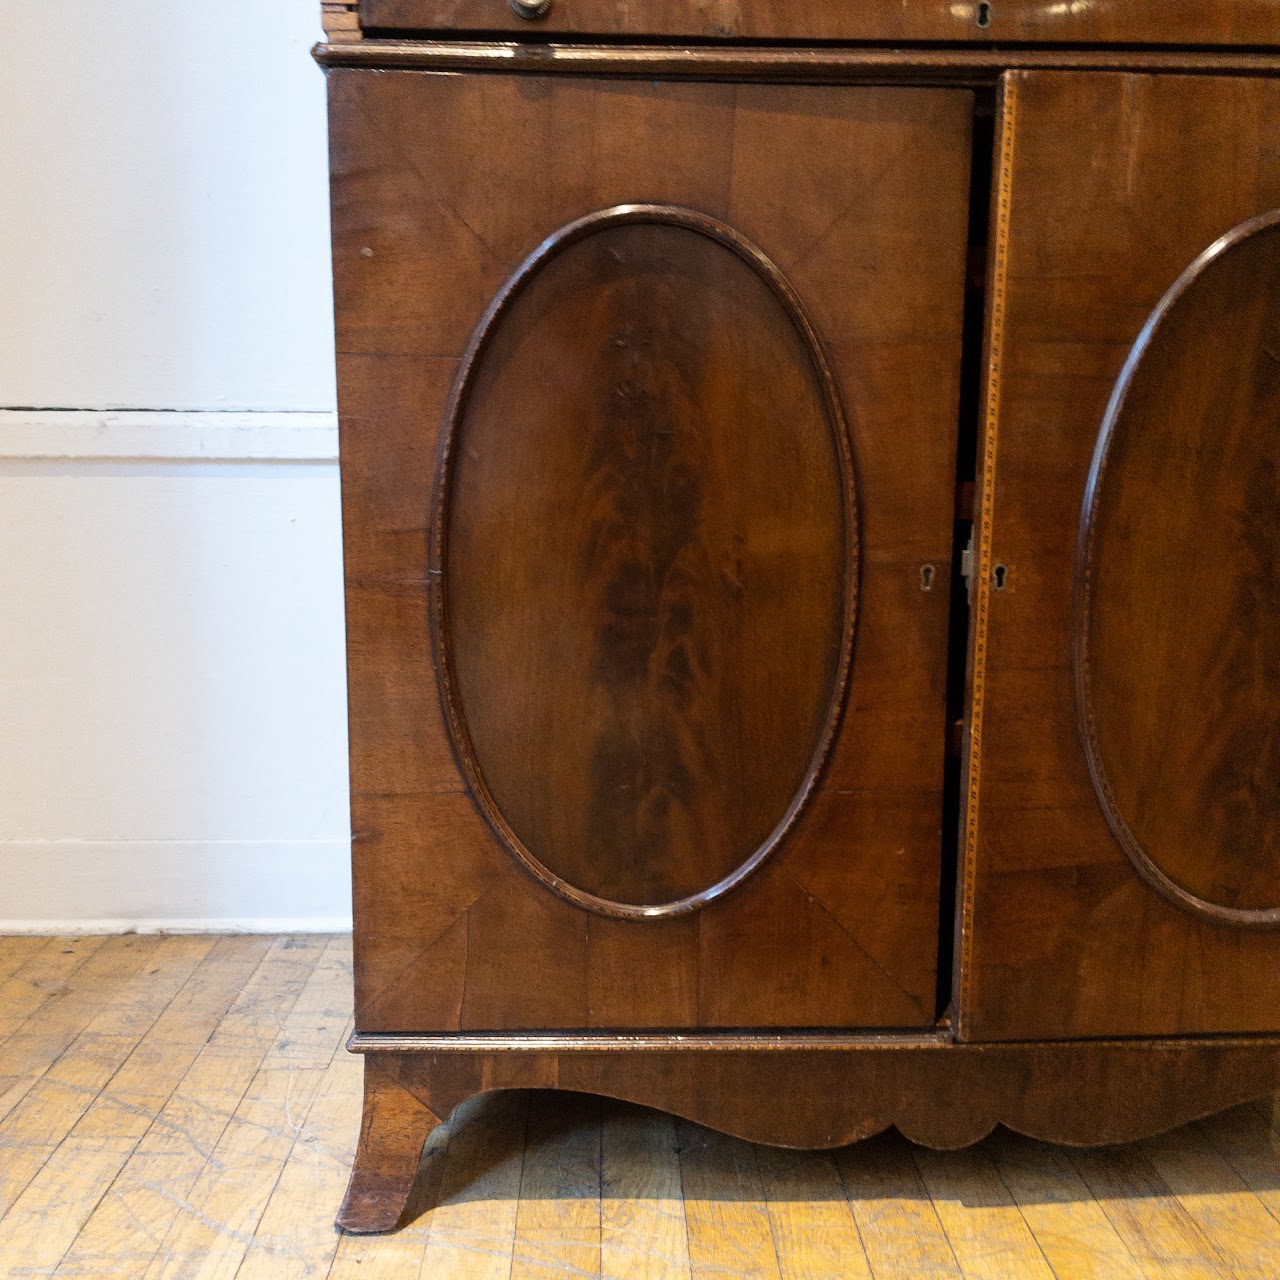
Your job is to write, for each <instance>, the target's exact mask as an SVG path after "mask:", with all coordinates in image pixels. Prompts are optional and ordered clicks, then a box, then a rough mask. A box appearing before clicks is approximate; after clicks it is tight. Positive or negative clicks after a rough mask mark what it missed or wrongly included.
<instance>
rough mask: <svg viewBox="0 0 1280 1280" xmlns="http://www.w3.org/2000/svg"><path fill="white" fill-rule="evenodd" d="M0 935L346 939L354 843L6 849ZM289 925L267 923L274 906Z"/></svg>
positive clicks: (27, 843)
mask: <svg viewBox="0 0 1280 1280" xmlns="http://www.w3.org/2000/svg"><path fill="white" fill-rule="evenodd" d="M0 884H3V885H4V887H5V888H4V896H3V906H2V907H0V911H3V916H0V934H5V933H28V934H49V933H53V934H101V933H133V932H136V933H340V932H344V931H346V930H349V929H350V928H351V877H350V842H349V841H347V840H340V839H334V840H244V841H239V840H216V841H201V840H195V841H183V840H164V841H141V840H5V841H0ZM282 902H284V903H288V904H289V907H290V911H291V913H290V914H289V915H285V916H281V915H264V914H262V908H263V906H265V905H266V904H268V903H271V904H279V903H282Z"/></svg>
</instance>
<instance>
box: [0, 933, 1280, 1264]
mask: <svg viewBox="0 0 1280 1280" xmlns="http://www.w3.org/2000/svg"><path fill="white" fill-rule="evenodd" d="M350 1019H351V944H350V940H349V939H348V938H345V937H332V938H324V937H308V936H304V937H278V938H261V937H258V938H193V937H172V938H157V937H150V938H139V937H136V936H135V937H122V938H106V939H104V938H74V939H72V938H49V939H41V938H0V1276H2V1277H5V1280H8V1278H9V1277H14V1278H17V1277H27V1276H76V1277H88V1276H103V1277H112V1278H115V1277H122V1278H124V1277H141V1278H150V1280H161V1278H165V1277H169V1278H174V1280H176V1278H177V1277H183V1278H188V1277H225V1278H226V1280H233V1278H236V1277H239V1280H291V1278H295V1277H296V1278H297V1280H303V1278H319V1280H325V1278H327V1280H351V1278H353V1277H359V1278H360V1280H378V1278H379V1277H396V1278H397V1280H400V1278H402V1277H409V1278H411V1280H412V1278H420V1280H436V1278H437V1277H447V1278H448V1280H455V1278H456V1280H467V1278H469V1277H492V1278H493V1280H550V1278H551V1277H556V1276H566V1277H569V1276H578V1277H580V1276H593V1277H600V1278H601V1280H604V1278H605V1277H609V1278H613V1277H617V1278H619V1280H622V1278H628V1280H630V1278H641V1277H643V1278H645V1280H649V1278H651V1277H652V1278H658V1277H661V1278H663V1280H665V1278H666V1277H680V1278H681V1280H695V1278H698V1280H700V1278H702V1277H707V1278H709V1280H710V1278H713V1277H714V1278H717V1280H718V1278H720V1277H726V1278H727V1277H734V1278H735V1280H737V1278H739V1277H762V1278H763V1277H770V1278H775V1280H844V1277H849V1278H850V1280H935V1278H942V1277H946V1278H948V1280H965V1278H970V1280H979V1278H984V1280H985V1278H988V1277H1010V1278H1011V1280H1030V1278H1032V1277H1042V1278H1045V1277H1048V1278H1051V1280H1085V1278H1090V1280H1149V1278H1151V1277H1163V1278H1165V1280H1192V1278H1193V1277H1214V1278H1215V1280H1216V1278H1218V1277H1228V1276H1230V1277H1238V1278H1240V1280H1253V1278H1254V1277H1257V1278H1258V1280H1263V1278H1264V1277H1265V1278H1267V1280H1274V1277H1276V1276H1280V1124H1278V1118H1280V1108H1277V1107H1276V1105H1275V1104H1274V1102H1273V1101H1268V1102H1266V1103H1265V1104H1256V1105H1249V1106H1244V1107H1237V1108H1235V1109H1234V1110H1232V1111H1229V1112H1226V1113H1225V1114H1223V1115H1221V1116H1216V1117H1213V1118H1211V1119H1208V1120H1203V1121H1200V1122H1199V1123H1197V1124H1194V1125H1189V1126H1187V1127H1186V1128H1184V1129H1180V1130H1178V1131H1176V1132H1175V1133H1172V1134H1168V1135H1165V1136H1163V1137H1160V1138H1156V1139H1152V1140H1150V1141H1148V1142H1142V1143H1134V1144H1131V1145H1129V1146H1125V1147H1114V1148H1107V1149H1102V1150H1096V1151H1076V1150H1068V1149H1066V1148H1062V1147H1053V1146H1048V1145H1046V1144H1044V1143H1038V1142H1033V1141H1031V1140H1029V1139H1026V1138H1021V1137H1018V1136H1017V1135H1014V1134H1010V1133H1005V1132H997V1133H995V1134H993V1135H992V1136H991V1137H990V1138H988V1139H987V1140H986V1141H985V1142H982V1143H980V1144H978V1145H977V1146H975V1147H972V1148H970V1149H969V1150H967V1151H960V1152H952V1153H940V1152H931V1151H925V1150H922V1149H920V1148H916V1147H912V1146H911V1145H910V1144H909V1143H907V1142H906V1141H904V1140H903V1139H902V1138H900V1137H898V1136H897V1135H896V1134H893V1133H890V1134H882V1135H880V1136H879V1137H877V1138H873V1139H870V1140H869V1141H867V1142H864V1143H860V1144H858V1145H857V1146H853V1147H849V1148H846V1149H845V1150H843V1151H837V1152H825V1153H824V1152H815V1153H806V1152H791V1151H777V1150H772V1149H769V1148H765V1147H754V1146H752V1145H751V1144H750V1143H745V1142H741V1141H738V1140H737V1139H733V1138H726V1137H723V1136H722V1135H719V1134H715V1133H712V1132H710V1131H709V1130H707V1129H703V1128H700V1127H699V1126H698V1125H694V1124H689V1123H687V1122H685V1121H680V1120H674V1119H672V1118H671V1117H669V1116H665V1115H661V1114H659V1113H658V1112H654V1111H649V1110H646V1109H645V1108H642V1107H634V1106H629V1105H626V1104H623V1103H616V1102H610V1101H603V1100H600V1099H595V1098H585V1097H581V1096H575V1095H571V1094H553V1093H532V1092H530V1093H511V1094H495V1095H491V1096H489V1097H483V1098H475V1099H472V1100H471V1101H469V1102H467V1103H466V1104H464V1105H463V1106H462V1107H460V1108H459V1109H458V1111H457V1113H456V1114H455V1115H454V1116H453V1117H451V1119H450V1120H449V1121H448V1122H447V1123H445V1124H443V1125H441V1126H440V1128H439V1129H437V1130H436V1132H435V1133H434V1134H433V1135H432V1137H431V1140H430V1141H429V1142H428V1144H427V1147H426V1149H425V1150H424V1152H423V1155H422V1162H421V1165H420V1167H419V1179H418V1186H417V1189H416V1191H415V1202H414V1205H413V1207H412V1208H411V1211H410V1214H409V1222H408V1225H407V1226H405V1227H404V1228H403V1229H402V1230H401V1231H399V1232H397V1233H396V1234H394V1235H389V1236H374V1237H350V1236H349V1237H340V1236H338V1235H337V1234H336V1233H335V1231H334V1230H333V1226H332V1221H333V1214H334V1212H335V1210H336V1209H337V1206H338V1203H339V1201H340V1199H341V1196H342V1191H343V1188H344V1185H345V1182H346V1176H347V1172H348V1169H349V1168H350V1162H351V1157H352V1152H353V1150H354V1147H355V1137H356V1130H357V1126H358V1121H359V1113H360V1062H359V1060H358V1059H355V1058H352V1057H350V1056H349V1055H348V1054H346V1053H345V1051H344V1050H343V1048H342V1045H343V1042H344V1041H345V1039H346V1036H347V1034H348V1033H349V1030H350V1025H351V1024H350Z"/></svg>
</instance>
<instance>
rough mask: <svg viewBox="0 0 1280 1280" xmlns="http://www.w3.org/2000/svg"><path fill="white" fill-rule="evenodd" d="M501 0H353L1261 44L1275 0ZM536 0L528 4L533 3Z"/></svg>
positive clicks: (388, 19) (383, 25) (487, 21)
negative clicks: (514, 0) (1084, 0)
mask: <svg viewBox="0 0 1280 1280" xmlns="http://www.w3.org/2000/svg"><path fill="white" fill-rule="evenodd" d="M515 7H518V6H513V5H512V4H510V3H508V0H360V6H359V15H360V23H361V25H362V26H363V27H364V28H365V30H366V31H369V32H371V33H372V32H377V31H386V32H405V31H413V32H429V31H470V32H477V33H480V32H484V33H493V32H505V33H509V34H511V35H516V36H521V37H527V38H530V39H539V38H543V37H546V36H553V35H585V36H589V35H597V36H632V37H636V38H640V39H649V38H652V39H663V38H670V37H678V38H697V39H703V38H724V37H732V38H738V39H750V40H872V41H910V40H920V41H947V42H951V41H962V42H966V43H975V44H986V43H990V42H992V41H1008V40H1016V41H1044V42H1078V41H1113V42H1116V43H1137V42H1142V43H1147V44H1166V45H1177V44H1204V45H1208V44H1217V45H1233V44H1234V45H1264V44H1268V43H1272V42H1274V40H1275V38H1276V13H1275V6H1274V4H1272V3H1271V0H1094V2H1093V3H1090V4H1061V3H1051V2H1049V0H994V3H982V0H961V3H959V4H954V3H950V2H949V0H911V3H909V4H903V3H900V2H899V0H859V2H858V3H840V2H837V0H702V2H701V3H697V4H691V3H689V2H688V0H646V3H643V4H638V3H635V2H634V0H551V3H550V5H549V6H548V7H547V8H546V9H545V11H544V12H542V13H540V14H538V15H537V16H534V17H532V18H529V17H523V16H520V15H518V14H517V13H516V12H515V11H514V8H515ZM537 8H538V5H537V3H536V0H530V3H529V5H528V10H532V11H534V12H536V10H537Z"/></svg>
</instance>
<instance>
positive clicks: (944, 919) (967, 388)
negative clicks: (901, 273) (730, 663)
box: [937, 90, 995, 1019]
mask: <svg viewBox="0 0 1280 1280" xmlns="http://www.w3.org/2000/svg"><path fill="white" fill-rule="evenodd" d="M994 148H995V94H994V92H993V91H991V90H985V91H982V92H979V93H978V95H977V96H976V99H975V103H974V120H973V156H972V168H971V171H970V177H969V246H968V259H967V262H968V265H967V269H966V273H965V289H964V330H963V337H962V339H961V363H960V400H959V414H958V420H957V426H956V485H955V493H956V507H955V520H954V524H953V526H952V555H951V617H950V624H949V626H948V628H947V704H946V705H947V739H946V741H947V759H946V767H945V771H944V774H943V789H942V850H941V857H942V878H941V882H940V901H939V911H938V991H937V1016H938V1018H939V1019H941V1018H943V1017H945V1016H946V1013H947V1009H948V1006H949V1005H950V1003H951V986H952V976H953V969H954V959H955V946H956V930H955V916H956V884H957V880H958V877H959V874H960V857H961V837H962V832H961V822H960V758H961V747H962V741H963V733H962V731H963V727H964V712H965V706H964V702H965V669H966V659H967V653H968V644H969V576H968V573H967V572H966V570H967V569H968V564H967V561H968V559H969V557H966V556H965V554H964V553H965V550H966V548H968V547H970V546H971V541H970V539H971V535H972V532H973V503H974V491H975V484H976V478H977V470H978V448H979V442H980V439H981V433H980V431H979V415H980V412H981V403H982V347H983V323H984V317H985V312H986V280H987V233H988V228H989V225H990V217H991V213H990V210H991V179H992V156H993V152H994Z"/></svg>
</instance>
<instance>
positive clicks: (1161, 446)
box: [1074, 211, 1280, 925]
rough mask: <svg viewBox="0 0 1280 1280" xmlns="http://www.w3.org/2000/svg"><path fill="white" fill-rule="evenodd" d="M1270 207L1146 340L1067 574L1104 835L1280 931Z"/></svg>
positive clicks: (1222, 905) (1219, 908)
mask: <svg viewBox="0 0 1280 1280" xmlns="http://www.w3.org/2000/svg"><path fill="white" fill-rule="evenodd" d="M1278 420H1280V211H1274V212H1272V213H1268V214H1264V215H1262V216H1261V217H1260V218H1256V219H1253V220H1251V221H1249V222H1246V223H1244V224H1242V225H1241V226H1239V227H1236V228H1234V229H1233V230H1231V231H1230V232H1228V233H1227V234H1226V235H1225V236H1224V237H1223V238H1222V239H1221V240H1219V241H1217V242H1216V243H1215V244H1214V245H1213V246H1211V247H1210V248H1209V249H1207V250H1206V251H1205V252H1204V253H1203V254H1202V255H1201V256H1200V257H1199V258H1197V260H1196V261H1195V262H1194V263H1192V264H1191V265H1190V266H1189V267H1188V268H1187V270H1186V271H1184V272H1183V274H1182V275H1181V276H1180V277H1179V278H1178V280H1177V282H1176V283H1175V284H1174V285H1173V287H1172V288H1171V289H1170V291H1169V292H1168V293H1167V294H1166V295H1165V297H1164V298H1163V299H1161V302H1160V305H1159V306H1158V307H1157V308H1156V310H1155V312H1154V313H1153V314H1152V316H1151V318H1150V319H1149V320H1148V321H1147V323H1146V324H1145V325H1144V326H1143V330H1142V334H1141V335H1140V336H1139V338H1138V341H1137V342H1136V343H1135V344H1134V348H1133V351H1132V352H1131V353H1130V355H1129V358H1128V360H1127V361H1126V363H1125V368H1124V371H1123V372H1122V373H1121V375H1120V379H1119V381H1118V382H1117V384H1116V389H1115V392H1114V393H1113V395H1112V398H1111V403H1110V405H1109V406H1108V408H1107V415H1106V417H1105V419H1104V420H1103V424H1102V429H1101V431H1100V432H1099V437H1098V445H1097V449H1096V451H1095V453H1094V459H1093V466H1092V468H1091V470H1090V473H1089V482H1088V487H1087V488H1086V490H1085V500H1084V509H1083V514H1082V516H1081V524H1080V542H1079V549H1078V551H1077V560H1076V617H1075V621H1074V627H1075V635H1074V640H1075V676H1076V693H1077V704H1078V710H1079V714H1080V726H1081V734H1082V737H1083V739H1084V743H1085V748H1086V750H1087V752H1088V754H1089V770H1090V775H1091V776H1092V778H1093V783H1094V787H1095V789H1096V790H1097V793H1098V798H1099V801H1100V803H1101V804H1102V806H1103V810H1104V812H1105V814H1106V817H1107V822H1108V825H1109V826H1110V827H1111V830H1112V833H1113V834H1114V835H1115V837H1116V839H1117V840H1118V841H1119V842H1120V844H1121V846H1122V847H1123V848H1124V850H1125V852H1126V853H1127V854H1128V855H1129V856H1130V858H1132V860H1133V862H1134V864H1135V865H1136V866H1137V868H1138V870H1139V871H1140V872H1141V873H1142V874H1143V875H1144V876H1145V877H1146V878H1147V880H1149V881H1150V882H1151V883H1152V884H1153V885H1154V886H1155V888H1156V889H1158V890H1159V891H1160V892H1162V893H1164V894H1165V895H1166V896H1168V897H1169V898H1171V899H1172V900H1173V901H1174V902H1176V903H1178V904H1180V905H1182V906H1185V907H1187V908H1188V909H1189V910H1192V911H1198V912H1201V913H1202V914H1204V915H1205V916H1207V917H1208V918H1209V919H1211V920H1218V921H1222V922H1224V923H1227V924H1239V925H1267V924H1278V923H1280V522H1277V520H1276V512H1277V511H1280V444H1278V443H1277V439H1276V432H1275V426H1276V423H1277V421H1278Z"/></svg>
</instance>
